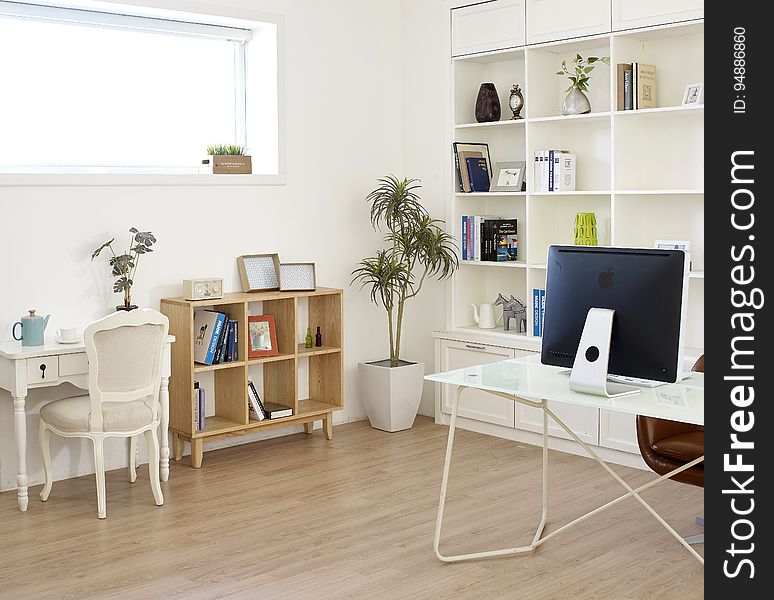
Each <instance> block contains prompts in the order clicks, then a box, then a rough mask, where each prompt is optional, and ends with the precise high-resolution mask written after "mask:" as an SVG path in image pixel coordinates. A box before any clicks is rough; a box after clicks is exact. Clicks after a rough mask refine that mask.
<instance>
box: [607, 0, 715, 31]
mask: <svg viewBox="0 0 774 600" xmlns="http://www.w3.org/2000/svg"><path fill="white" fill-rule="evenodd" d="M703 17H704V0H648V1H647V2H643V1H642V0H613V29H614V30H615V31H619V30H621V29H633V28H635V27H647V26H648V25H661V24H664V23H675V22H677V21H689V20H691V19H701V18H703Z"/></svg>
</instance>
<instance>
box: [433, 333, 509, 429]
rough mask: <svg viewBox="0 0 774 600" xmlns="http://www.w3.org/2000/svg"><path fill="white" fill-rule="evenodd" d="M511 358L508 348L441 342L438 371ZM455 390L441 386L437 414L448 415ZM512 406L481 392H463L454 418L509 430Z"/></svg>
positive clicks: (503, 400)
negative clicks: (494, 425) (458, 417)
mask: <svg viewBox="0 0 774 600" xmlns="http://www.w3.org/2000/svg"><path fill="white" fill-rule="evenodd" d="M506 358H514V351H513V349H512V348H500V347H497V346H488V345H486V344H477V343H473V342H452V341H443V342H441V370H442V371H451V370H454V369H462V368H465V367H472V366H475V365H482V364H487V363H493V362H498V361H501V360H505V359H506ZM455 392H456V388H454V386H451V385H444V386H443V392H442V394H443V395H442V401H441V410H442V411H443V412H445V413H446V414H451V411H452V404H453V402H454V393H455ZM514 404H515V403H514V402H513V401H511V400H506V399H505V398H499V397H497V396H493V395H492V394H488V393H486V392H483V391H481V390H476V389H467V390H465V391H464V392H463V393H462V396H461V397H460V408H459V411H458V413H457V414H459V416H461V417H466V418H469V419H476V420H477V421H485V422H487V423H495V424H496V425H505V426H507V427H513V414H514V413H513V411H514Z"/></svg>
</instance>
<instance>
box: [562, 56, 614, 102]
mask: <svg viewBox="0 0 774 600" xmlns="http://www.w3.org/2000/svg"><path fill="white" fill-rule="evenodd" d="M600 62H601V63H604V64H606V65H608V66H609V65H610V57H609V56H603V57H599V56H589V57H588V58H583V57H582V56H581V55H580V54H576V55H575V58H573V60H572V65H571V67H568V66H567V61H566V60H563V61H562V70H561V71H557V72H556V74H557V75H561V76H562V77H567V79H569V80H570V87H568V88H567V89H566V90H564V91H565V92H569V93H568V94H567V96H565V98H564V101H563V102H562V114H563V115H585V114H587V113H590V112H591V102H589V98H588V96H586V92H588V90H589V81H590V80H591V72H592V71H593V70H594V67H596V66H597V64H598V63H600Z"/></svg>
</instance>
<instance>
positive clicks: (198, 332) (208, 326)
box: [193, 310, 226, 365]
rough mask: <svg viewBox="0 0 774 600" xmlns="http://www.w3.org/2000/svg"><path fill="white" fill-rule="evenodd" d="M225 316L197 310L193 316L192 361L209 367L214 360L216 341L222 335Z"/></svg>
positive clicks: (216, 347)
mask: <svg viewBox="0 0 774 600" xmlns="http://www.w3.org/2000/svg"><path fill="white" fill-rule="evenodd" d="M225 321H226V315H224V314H223V313H219V312H214V311H211V310H199V311H196V314H195V315H194V331H193V334H194V361H196V362H198V363H201V364H205V365H211V364H212V363H213V361H214V360H215V354H216V352H217V349H218V341H219V340H220V336H221V334H222V333H223V324H224V323H225Z"/></svg>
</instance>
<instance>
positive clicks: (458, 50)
mask: <svg viewBox="0 0 774 600" xmlns="http://www.w3.org/2000/svg"><path fill="white" fill-rule="evenodd" d="M523 45H524V0H495V1H494V2H484V3H482V4H476V5H474V6H466V7H464V8H455V9H453V10H452V56H461V55H464V54H473V53H475V52H486V51H488V50H500V49H502V48H513V47H514V46H523Z"/></svg>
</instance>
